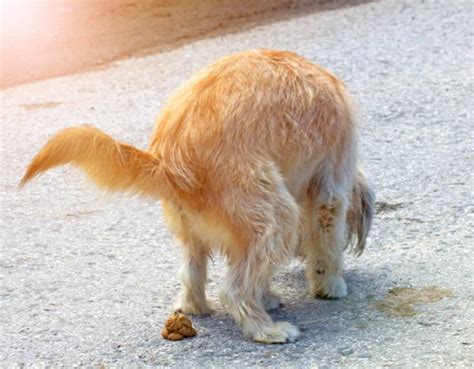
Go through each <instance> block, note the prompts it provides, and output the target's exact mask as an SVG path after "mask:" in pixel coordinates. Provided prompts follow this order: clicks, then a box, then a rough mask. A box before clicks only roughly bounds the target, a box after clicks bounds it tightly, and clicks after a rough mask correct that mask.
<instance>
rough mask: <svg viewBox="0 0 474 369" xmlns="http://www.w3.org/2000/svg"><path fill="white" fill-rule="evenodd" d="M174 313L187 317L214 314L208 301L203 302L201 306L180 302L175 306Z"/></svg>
mask: <svg viewBox="0 0 474 369" xmlns="http://www.w3.org/2000/svg"><path fill="white" fill-rule="evenodd" d="M174 311H175V312H177V313H183V314H187V315H211V314H212V313H213V312H214V310H213V309H212V308H211V307H210V306H209V304H208V303H207V301H205V302H201V303H199V304H197V303H189V302H185V301H179V302H178V303H177V304H176V305H175V306H174Z"/></svg>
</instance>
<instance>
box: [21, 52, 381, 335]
mask: <svg viewBox="0 0 474 369" xmlns="http://www.w3.org/2000/svg"><path fill="white" fill-rule="evenodd" d="M356 152H357V124H356V119H355V116H354V110H353V108H352V102H351V99H350V96H349V94H348V92H347V89H346V88H345V86H344V84H343V83H342V82H341V81H340V80H339V79H338V78H337V77H336V76H334V75H333V74H332V73H330V72H329V71H327V70H325V69H324V68H321V67H319V66H316V65H314V64H312V63H310V62H309V61H307V60H306V59H304V58H302V57H300V56H298V55H296V54H293V53H288V52H279V51H272V50H253V51H249V52H243V53H240V54H236V55H232V56H229V57H227V58H224V59H221V60H220V61H218V62H216V63H215V64H213V65H211V66H210V67H208V68H206V69H204V70H203V71H201V72H200V73H199V74H197V75H196V77H195V78H193V79H191V80H190V81H189V82H188V83H187V84H185V85H184V86H183V87H182V88H181V89H179V90H178V91H177V93H175V95H174V96H173V97H172V98H171V99H170V100H169V101H168V103H167V105H166V106H165V107H164V108H163V112H162V115H161V116H160V118H159V119H158V124H157V127H156V131H155V133H154V135H153V137H152V143H151V146H150V149H149V151H142V150H139V149H136V148H134V147H132V146H130V145H126V144H122V143H120V142H118V141H115V140H113V139H112V138H111V137H110V136H108V135H106V134H105V133H103V132H102V131H99V130H97V129H94V128H91V127H79V128H72V129H68V130H65V131H63V132H60V133H59V134H58V135H56V136H55V137H53V138H52V140H51V141H50V142H49V143H48V144H47V145H46V146H45V147H44V148H43V149H42V150H41V151H40V153H39V154H38V155H37V156H36V157H35V158H34V159H33V162H32V164H31V165H30V167H29V168H28V171H27V173H26V174H25V177H24V178H23V181H22V183H26V182H27V181H28V180H30V179H31V178H33V177H34V176H35V175H36V174H38V173H41V172H44V171H46V170H48V169H49V168H52V167H55V166H57V165H63V164H68V163H71V164H73V165H76V166H78V167H79V168H81V169H82V170H84V171H85V172H86V173H87V174H88V176H89V177H90V178H92V179H93V180H94V181H95V182H96V183H97V184H98V185H99V187H101V188H103V189H106V190H108V191H125V192H133V193H140V194H145V195H148V196H152V197H155V198H160V199H161V200H164V203H165V217H166V218H167V220H168V221H169V223H171V228H172V230H173V231H174V233H175V234H176V236H177V237H178V238H179V239H180V240H181V241H182V244H183V268H182V273H181V280H182V286H183V288H182V294H181V298H180V301H179V306H178V308H179V309H181V310H183V311H184V312H190V313H205V312H208V311H209V307H208V305H207V300H206V295H205V283H206V281H207V274H206V273H207V263H208V259H209V256H210V253H211V252H212V251H216V250H219V251H221V252H223V254H224V255H226V256H227V259H228V264H229V265H228V266H229V268H228V272H227V274H226V277H225V282H224V289H223V290H224V293H223V295H222V296H223V297H222V300H223V302H224V303H225V304H226V305H227V307H228V309H229V311H230V313H231V314H232V315H233V316H234V318H235V319H236V321H237V322H238V323H239V324H240V325H241V326H242V328H243V331H244V333H245V334H246V335H248V336H249V337H251V338H252V339H254V340H256V341H260V342H266V343H274V342H288V341H294V340H295V339H296V338H297V337H298V335H299V331H298V329H297V328H296V327H295V326H293V325H292V324H290V323H288V322H273V320H272V318H271V316H270V315H269V314H268V313H267V312H266V311H265V310H268V309H271V308H274V307H276V306H278V298H277V297H276V296H275V295H274V294H273V292H272V291H271V289H270V280H271V277H272V274H273V272H274V270H275V267H276V266H278V265H281V264H282V263H284V262H285V261H286V260H288V258H289V257H290V256H292V255H294V253H295V251H296V247H297V239H298V232H297V230H298V228H299V226H300V224H301V223H304V224H305V227H304V230H303V231H302V232H303V233H304V234H305V235H308V237H305V238H304V242H302V244H303V243H304V246H303V247H302V249H303V252H304V253H305V255H306V258H307V270H308V279H309V282H310V285H311V291H312V293H313V294H314V295H316V296H322V297H328V298H338V297H343V296H345V295H346V293H347V289H346V285H345V282H344V280H343V272H342V267H343V263H342V253H343V250H344V246H345V245H347V241H348V240H347V235H348V236H349V240H350V241H352V242H353V243H354V249H355V250H356V252H358V253H360V252H362V250H363V248H364V245H365V241H366V238H367V234H368V232H369V229H370V224H371V220H372V215H373V203H374V195H373V191H372V190H371V187H370V186H369V185H368V184H367V182H366V180H365V178H364V176H363V175H362V174H356V173H357V157H356ZM302 218H303V219H302ZM301 220H303V222H301Z"/></svg>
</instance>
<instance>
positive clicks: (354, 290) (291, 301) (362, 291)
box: [193, 262, 385, 347]
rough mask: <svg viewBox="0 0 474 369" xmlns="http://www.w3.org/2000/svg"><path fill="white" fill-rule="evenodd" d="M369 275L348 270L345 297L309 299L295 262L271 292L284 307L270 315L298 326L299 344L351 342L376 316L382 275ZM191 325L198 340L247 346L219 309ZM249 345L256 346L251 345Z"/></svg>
mask: <svg viewBox="0 0 474 369" xmlns="http://www.w3.org/2000/svg"><path fill="white" fill-rule="evenodd" d="M372 273H373V272H372ZM372 273H369V272H367V271H366V270H362V269H349V270H347V271H346V272H345V275H344V276H345V280H346V282H347V285H348V289H349V292H348V296H347V297H345V298H342V299H330V300H326V299H319V298H314V297H313V296H310V294H309V292H308V287H307V282H306V278H305V272H304V266H303V265H302V264H301V263H299V262H294V263H292V265H290V266H289V267H288V268H286V269H285V270H284V271H282V272H281V273H279V274H278V275H277V276H276V277H275V279H274V281H273V287H274V290H275V291H276V292H277V293H278V295H279V296H281V298H282V302H283V306H282V307H281V308H278V309H276V310H273V311H271V312H270V315H271V316H272V318H273V319H274V321H289V322H291V323H292V324H295V325H297V326H298V327H299V328H300V330H301V331H302V334H301V337H300V338H299V340H298V342H300V341H306V340H310V341H312V342H319V343H322V342H325V343H328V344H330V343H331V342H336V341H340V338H341V336H344V337H345V338H346V339H349V340H350V335H351V334H354V335H358V334H360V330H361V329H362V330H363V329H366V328H368V327H369V325H370V324H371V321H372V320H373V318H374V316H378V315H379V312H378V311H377V310H376V309H375V308H374V306H373V302H374V300H376V299H377V298H378V296H381V295H382V294H383V291H384V288H383V286H384V285H385V284H384V283H383V280H384V275H385V274H384V273H383V272H382V271H381V273H380V274H372ZM193 321H194V322H195V324H196V326H197V327H198V331H199V329H200V330H201V335H200V336H201V337H203V338H205V337H211V336H212V337H216V336H219V337H220V338H221V340H222V341H221V340H220V339H219V341H221V342H229V339H231V340H237V341H242V342H241V343H242V344H243V342H247V343H249V342H250V341H249V340H248V339H246V338H245V337H244V336H243V335H242V333H241V330H240V329H239V327H238V326H237V324H236V323H235V322H234V320H233V319H232V318H231V317H230V316H229V315H228V314H227V313H226V312H225V310H224V309H223V308H222V307H221V306H220V305H219V306H218V308H217V311H216V314H214V315H211V316H208V317H193ZM358 331H359V332H358ZM250 344H251V345H255V343H252V342H250ZM239 345H240V344H239ZM245 346H246V345H245V344H244V347H245ZM239 347H242V346H239ZM265 347H268V346H265Z"/></svg>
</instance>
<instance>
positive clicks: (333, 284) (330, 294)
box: [312, 276, 347, 299]
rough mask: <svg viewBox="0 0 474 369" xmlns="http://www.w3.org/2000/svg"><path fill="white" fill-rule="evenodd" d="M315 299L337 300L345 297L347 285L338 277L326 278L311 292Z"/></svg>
mask: <svg viewBox="0 0 474 369" xmlns="http://www.w3.org/2000/svg"><path fill="white" fill-rule="evenodd" d="M312 293H313V295H314V296H315V297H321V298H324V299H339V298H342V297H346V296H347V285H346V282H344V279H343V278H342V277H340V276H331V277H328V278H327V279H326V280H325V281H324V282H323V283H322V284H320V285H319V286H317V287H316V288H314V289H313V291H312Z"/></svg>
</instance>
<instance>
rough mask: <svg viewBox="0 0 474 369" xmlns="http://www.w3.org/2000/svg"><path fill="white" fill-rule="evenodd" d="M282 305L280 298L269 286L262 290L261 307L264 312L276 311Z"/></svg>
mask: <svg viewBox="0 0 474 369" xmlns="http://www.w3.org/2000/svg"><path fill="white" fill-rule="evenodd" d="M282 305H283V304H282V302H281V299H280V297H279V296H278V295H277V294H276V293H275V292H273V291H272V289H271V288H270V286H269V284H268V283H267V286H266V287H265V288H264V290H263V307H264V308H265V310H266V311H271V310H275V309H278V308H279V307H281V306H282Z"/></svg>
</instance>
